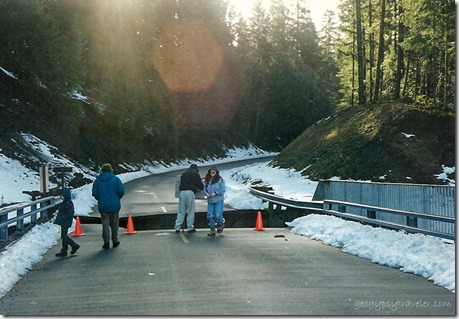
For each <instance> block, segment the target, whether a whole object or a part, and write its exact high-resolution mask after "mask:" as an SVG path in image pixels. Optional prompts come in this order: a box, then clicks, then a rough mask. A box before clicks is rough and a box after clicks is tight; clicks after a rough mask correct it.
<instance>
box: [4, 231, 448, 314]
mask: <svg viewBox="0 0 459 319" xmlns="http://www.w3.org/2000/svg"><path fill="white" fill-rule="evenodd" d="M100 227H101V226H100V225H96V224H93V225H89V224H85V225H83V231H84V232H85V233H86V235H85V236H83V237H78V238H76V241H77V242H78V243H79V244H80V245H81V249H80V250H79V251H78V253H77V254H76V255H75V256H72V257H70V256H69V257H65V258H57V257H55V256H54V254H55V253H56V252H58V251H59V248H60V247H59V246H60V244H59V245H56V246H54V247H53V248H52V249H50V251H49V252H48V253H47V254H45V255H44V258H43V260H42V261H41V262H39V263H38V264H37V265H36V266H35V267H34V268H33V269H32V270H31V271H29V272H28V273H27V274H26V275H25V276H24V278H23V279H21V280H20V281H19V282H18V283H17V284H16V286H15V287H14V288H13V289H12V290H11V291H10V292H9V293H8V294H7V295H5V296H4V297H3V298H2V299H0V313H1V314H2V315H41V316H48V315H59V316H64V315H110V316H114V315H118V316H119V315H454V314H455V294H453V293H451V292H449V291H448V290H446V289H444V288H441V287H438V286H435V285H434V284H433V283H431V282H429V281H427V280H426V279H424V278H422V277H420V276H415V275H412V274H406V273H403V272H401V271H399V270H397V269H391V268H388V267H384V266H379V265H377V264H374V263H371V262H370V261H368V260H365V259H361V258H358V257H355V256H352V255H348V254H345V253H342V252H341V251H340V250H338V249H336V248H333V247H330V246H326V245H323V244H322V243H321V242H318V241H314V240H311V239H309V238H306V237H302V236H298V235H294V234H292V233H290V232H289V231H288V230H287V229H285V228H284V229H276V228H273V229H269V228H267V229H266V230H265V231H254V230H252V229H236V228H232V229H226V230H225V232H224V236H223V237H214V238H212V237H208V236H206V233H207V229H198V232H196V233H194V234H187V233H186V232H185V233H180V234H175V233H172V232H171V231H170V230H167V231H165V230H158V231H138V232H137V233H136V234H133V235H124V234H122V231H123V229H120V239H121V246H120V247H118V248H114V249H110V250H108V251H107V250H102V249H101V246H102V239H101V228H100ZM276 235H278V236H276ZM279 235H281V236H279ZM282 236H283V237H282ZM31 249H33V247H31ZM387 302H391V304H387ZM406 302H413V303H412V304H411V305H410V304H407V303H406ZM417 302H425V303H424V305H426V303H429V306H427V307H426V306H423V305H422V304H421V305H417V304H416V303H417ZM434 302H446V303H449V306H445V305H444V304H442V306H441V307H439V306H438V303H437V304H436V305H437V307H434Z"/></svg>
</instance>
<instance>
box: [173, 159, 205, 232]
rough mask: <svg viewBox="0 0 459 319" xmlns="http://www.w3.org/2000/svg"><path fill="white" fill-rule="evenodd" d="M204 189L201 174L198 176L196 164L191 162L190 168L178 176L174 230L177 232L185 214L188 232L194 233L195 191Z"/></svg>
mask: <svg viewBox="0 0 459 319" xmlns="http://www.w3.org/2000/svg"><path fill="white" fill-rule="evenodd" d="M203 189H204V184H203V183H202V180H201V176H199V169H198V165H196V164H191V166H190V168H189V169H187V170H186V171H185V172H184V173H183V174H182V175H181V176H180V187H179V190H180V193H179V211H178V213H177V219H176V221H175V232H176V233H179V232H180V228H181V227H182V223H183V221H184V220H185V214H187V219H186V224H187V228H188V232H189V233H194V232H195V231H196V229H195V228H194V209H195V207H194V206H195V203H194V202H195V199H196V198H195V193H198V192H200V191H202V190H203Z"/></svg>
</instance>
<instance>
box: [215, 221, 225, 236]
mask: <svg viewBox="0 0 459 319" xmlns="http://www.w3.org/2000/svg"><path fill="white" fill-rule="evenodd" d="M224 228H225V222H223V224H221V225H218V227H217V233H219V234H220V233H221V232H222V231H223V229H224Z"/></svg>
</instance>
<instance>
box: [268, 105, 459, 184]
mask: <svg viewBox="0 0 459 319" xmlns="http://www.w3.org/2000/svg"><path fill="white" fill-rule="evenodd" d="M455 133H456V127H455V114H447V115H445V114H440V113H439V112H434V111H432V110H431V109H429V108H426V107H425V106H423V107H421V106H416V105H406V104H399V103H398V104H397V103H385V104H379V105H371V106H366V107H355V108H346V109H341V110H339V111H337V112H336V113H335V114H334V115H333V116H331V117H328V118H326V119H323V120H321V121H319V122H317V123H316V124H315V125H313V126H311V127H310V128H308V129H307V130H306V131H304V132H303V134H301V135H300V136H299V137H298V138H297V139H296V140H294V141H293V142H292V143H291V144H290V145H289V146H288V147H286V148H285V149H284V150H283V151H282V152H281V153H280V154H279V155H278V156H277V157H276V158H275V160H274V161H273V163H274V165H276V166H280V167H284V168H288V167H292V168H295V169H297V170H300V171H302V174H303V175H308V176H309V178H310V179H313V180H318V179H328V178H331V177H334V176H338V177H340V178H341V179H354V180H371V181H380V182H408V183H422V184H425V183H426V184H444V183H445V181H442V180H439V179H438V178H437V176H435V175H438V174H440V173H442V172H443V168H442V165H444V166H446V167H454V166H455ZM450 177H451V176H450Z"/></svg>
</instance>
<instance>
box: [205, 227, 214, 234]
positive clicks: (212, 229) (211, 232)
mask: <svg viewBox="0 0 459 319" xmlns="http://www.w3.org/2000/svg"><path fill="white" fill-rule="evenodd" d="M207 236H215V228H214V227H212V228H211V229H210V232H209V233H208V234H207Z"/></svg>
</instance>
